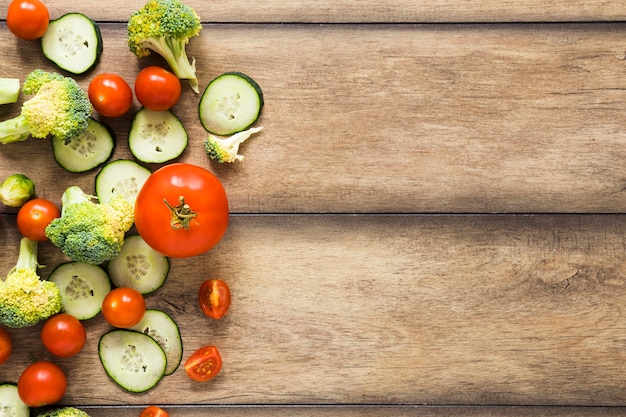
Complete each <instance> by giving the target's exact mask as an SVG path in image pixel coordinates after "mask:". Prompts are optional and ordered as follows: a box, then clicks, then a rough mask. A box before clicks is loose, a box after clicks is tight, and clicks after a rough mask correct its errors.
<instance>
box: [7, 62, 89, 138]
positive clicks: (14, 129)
mask: <svg viewBox="0 0 626 417" xmlns="http://www.w3.org/2000/svg"><path fill="white" fill-rule="evenodd" d="M22 90H23V91H24V93H25V94H29V95H34V96H33V97H32V98H31V99H29V100H27V101H25V102H24V103H23V104H22V111H21V113H20V114H19V115H18V116H17V117H15V118H13V119H9V120H5V121H3V122H0V143H3V144H6V143H11V142H17V141H22V140H26V139H27V138H28V137H29V136H32V137H35V138H41V139H43V138H46V137H47V136H48V135H52V136H55V137H57V138H59V139H61V140H63V141H64V142H66V143H68V142H69V141H70V140H72V139H73V138H75V137H76V136H78V135H80V134H81V133H83V132H84V131H85V130H86V129H87V125H88V122H89V117H90V116H91V112H92V106H91V102H90V101H89V97H88V96H87V94H86V93H85V92H84V91H83V90H82V89H81V88H80V86H79V85H78V83H77V82H76V81H75V80H74V79H73V78H70V77H64V76H62V75H59V74H56V73H49V72H46V71H43V70H35V71H33V72H31V73H30V74H29V75H28V76H27V77H26V79H25V81H24V86H23V89H22Z"/></svg>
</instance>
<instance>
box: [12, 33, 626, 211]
mask: <svg viewBox="0 0 626 417" xmlns="http://www.w3.org/2000/svg"><path fill="white" fill-rule="evenodd" d="M102 26H103V27H102V29H103V33H104V39H105V45H106V46H105V53H104V55H103V58H102V62H101V63H100V65H99V66H98V68H97V69H96V72H111V71H112V72H119V73H121V75H123V76H124V77H126V78H127V79H128V80H129V81H131V83H132V81H133V80H134V77H135V75H136V73H137V71H138V70H139V69H140V68H141V66H143V65H148V64H150V63H161V61H160V60H159V59H158V58H157V57H154V58H150V59H142V60H139V59H136V58H135V57H134V56H133V55H131V54H130V52H128V50H127V48H126V45H125V41H124V36H123V26H122V25H118V24H106V25H102ZM625 27H626V26H625V25H624V24H608V25H595V24H593V25H592V24H588V25H469V26H466V25H444V26H432V25H408V26H407V25H402V26H399V25H395V26H394V25H391V26H388V25H382V26H378V25H376V26H365V27H363V26H351V25H347V26H345V25H339V26H328V25H322V26H306V25H304V26H303V25H244V26H238V25H235V26H229V25H211V26H208V27H206V29H205V30H204V31H203V34H202V36H201V37H200V38H198V39H195V40H194V41H193V42H192V43H191V44H190V45H189V50H190V51H189V52H190V55H192V56H196V57H198V75H199V77H200V80H201V87H204V86H205V85H206V84H207V83H208V81H209V80H210V79H212V78H213V77H215V76H217V75H218V74H220V73H222V72H224V71H228V70H240V71H243V72H246V73H248V74H249V75H251V76H252V77H253V78H255V79H256V80H257V81H258V82H259V84H260V85H261V86H262V87H263V89H264V94H265V98H266V103H267V104H266V106H265V108H264V110H263V114H262V117H261V119H260V120H259V122H258V125H259V126H263V127H264V131H263V132H262V133H261V134H259V135H258V136H255V137H253V138H252V139H250V140H249V141H247V142H246V143H245V144H244V145H243V146H242V149H241V150H242V153H243V154H244V155H245V156H246V160H245V161H244V162H243V163H240V164H239V163H238V164H233V165H229V166H217V165H214V164H212V163H210V162H209V161H208V159H207V158H206V156H205V155H204V153H203V149H202V141H203V140H204V137H205V136H206V132H204V129H203V128H202V126H201V125H200V123H199V120H198V114H197V104H198V97H197V96H196V95H195V94H193V92H191V91H190V90H189V89H188V88H186V89H185V91H184V94H183V97H182V100H181V102H180V103H179V105H177V107H175V108H174V111H175V113H177V114H178V115H179V116H181V118H182V119H183V121H184V123H185V126H186V127H187V129H188V130H189V133H190V137H191V141H190V146H189V148H188V151H187V152H186V153H185V154H184V155H183V156H182V157H181V159H180V160H182V161H187V162H192V163H196V164H199V165H203V166H206V167H208V168H210V169H211V170H213V171H214V172H216V173H217V174H218V175H219V176H220V178H221V179H222V180H223V182H224V184H225V187H226V188H227V191H228V192H229V197H230V201H231V209H232V211H233V212H240V213H245V212H253V213H260V212H269V213H273V212H286V213H297V212H390V213H396V212H397V213H415V212H426V213H430V212H435V213H439V212H479V213H489V212H524V213H528V212H577V213H602V212H624V211H625V210H626V196H625V192H624V190H625V187H624V181H625V179H626V168H625V165H624V164H623V163H622V161H623V160H624V159H625V158H626V148H625V147H624V146H623V143H624V139H625V136H626V133H625V132H626V129H625V128H626V122H625V119H624V118H623V117H622V116H623V113H624V110H625V107H626V105H625V104H624V103H626V100H625V98H626V84H625V82H624V75H623V74H624V70H625V66H626V60H625V59H624V57H625V49H624V42H623V32H624V28H625ZM0 42H2V45H3V47H2V48H1V49H0V51H1V52H0V53H1V54H2V59H1V60H0V72H2V73H11V74H15V75H18V76H24V75H25V74H26V73H27V72H28V71H30V70H32V69H34V68H36V67H45V68H47V69H53V67H52V66H50V65H48V64H45V63H44V62H43V60H42V57H41V53H40V51H39V49H38V47H37V46H36V45H34V44H33V43H24V42H18V41H17V40H15V39H14V37H12V36H11V35H10V34H9V33H8V31H7V30H1V31H0ZM16 51H19V52H18V53H17V55H16ZM16 59H17V63H18V68H19V69H18V70H16V69H15V68H16V66H15V60H16ZM120 62H124V63H127V64H125V65H123V66H121V67H120V65H119V63H120ZM79 80H80V82H81V83H82V85H83V86H85V88H86V86H87V84H88V82H89V80H90V75H86V76H84V77H80V79H79ZM135 109H136V107H135ZM18 110H19V108H18V107H17V106H5V107H2V108H0V116H1V117H3V118H4V117H8V116H10V115H14V114H15V113H16V111H18ZM107 123H110V124H111V126H112V128H113V130H114V132H115V133H116V135H117V136H118V144H119V146H118V149H117V151H116V153H115V155H114V158H123V157H129V155H130V154H129V152H128V149H127V146H126V143H125V141H126V132H127V131H128V127H129V124H130V115H129V116H128V117H125V118H122V119H119V120H107ZM44 143H47V142H44ZM0 151H1V152H0V177H4V176H7V175H9V174H10V173H12V172H14V171H15V170H23V171H28V172H27V173H30V174H31V175H32V176H33V177H34V178H35V179H37V180H42V179H43V178H45V177H47V176H49V175H52V176H54V177H57V178H58V181H55V182H53V183H48V184H45V185H43V186H42V188H41V189H40V191H41V193H42V194H43V195H44V196H46V197H48V198H51V199H55V200H56V201H58V199H59V197H60V194H61V192H62V190H63V188H64V187H65V186H68V185H71V184H72V183H79V184H80V185H83V186H84V187H86V188H88V189H89V188H92V187H93V184H92V177H93V173H90V174H87V175H62V174H63V172H62V170H61V169H60V168H59V167H57V166H56V165H55V163H54V161H53V160H52V158H51V152H50V149H49V148H48V147H47V146H41V142H38V141H35V140H32V139H31V140H28V141H26V142H23V143H18V144H10V145H6V146H3V147H2V148H0ZM25 155H27V156H28V158H24V156H25ZM40 182H43V181H40ZM44 187H45V188H44Z"/></svg>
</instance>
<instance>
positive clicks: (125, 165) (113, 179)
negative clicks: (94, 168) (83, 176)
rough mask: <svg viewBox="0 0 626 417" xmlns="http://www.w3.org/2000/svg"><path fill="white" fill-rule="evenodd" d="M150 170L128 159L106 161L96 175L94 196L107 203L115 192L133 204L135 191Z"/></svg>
mask: <svg viewBox="0 0 626 417" xmlns="http://www.w3.org/2000/svg"><path fill="white" fill-rule="evenodd" d="M150 174H151V172H150V170H149V169H148V168H146V167H144V166H143V165H139V164H138V163H137V162H135V161H132V160H130V159H118V160H116V161H112V162H108V163H107V164H105V165H104V166H103V167H102V168H101V169H100V172H99V173H98V175H97V176H96V196H97V197H98V201H99V202H100V203H105V204H106V203H108V202H109V201H110V200H111V197H113V196H114V195H116V194H119V195H121V196H122V197H124V198H125V199H126V200H128V202H130V203H131V204H133V205H134V204H135V200H136V199H137V193H139V190H140V189H141V187H142V186H143V184H144V183H145V182H146V180H147V179H148V177H149V176H150Z"/></svg>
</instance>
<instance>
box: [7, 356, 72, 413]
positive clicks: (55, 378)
mask: <svg viewBox="0 0 626 417" xmlns="http://www.w3.org/2000/svg"><path fill="white" fill-rule="evenodd" d="M66 389H67V378H66V377H65V373H64V372H63V370H62V369H61V368H59V367H58V366H57V365H55V364H54V363H52V362H48V361H39V362H34V363H32V364H30V365H29V366H28V367H27V368H26V369H24V371H23V372H22V375H20V378H19V380H18V381H17V393H18V394H19V396H20V398H21V399H22V401H23V402H24V404H26V405H27V406H29V407H42V406H44V405H51V404H55V403H57V402H59V401H60V400H61V398H63V396H64V395H65V390H66Z"/></svg>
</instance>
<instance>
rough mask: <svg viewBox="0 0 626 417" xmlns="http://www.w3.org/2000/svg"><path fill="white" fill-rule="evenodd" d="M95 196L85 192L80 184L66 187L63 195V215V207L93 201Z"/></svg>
mask: <svg viewBox="0 0 626 417" xmlns="http://www.w3.org/2000/svg"><path fill="white" fill-rule="evenodd" d="M93 198H95V197H93V196H91V195H89V194H85V192H84V191H83V190H82V189H81V188H80V187H79V186H78V185H72V186H71V187H68V188H66V189H65V191H64V192H63V195H62V196H61V205H62V207H61V215H63V209H64V208H65V207H67V206H69V205H70V204H76V203H83V202H85V201H91V200H92V199H93Z"/></svg>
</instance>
